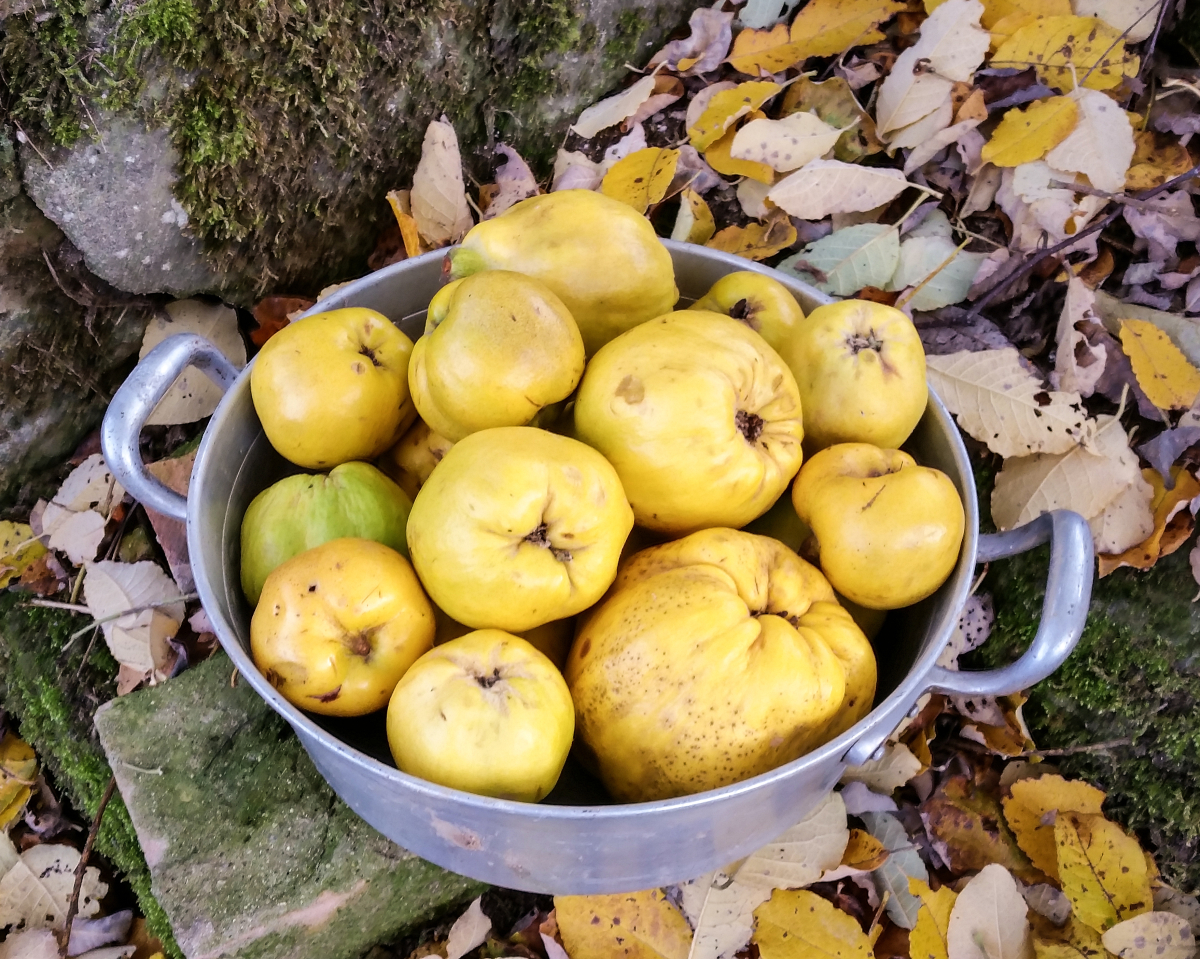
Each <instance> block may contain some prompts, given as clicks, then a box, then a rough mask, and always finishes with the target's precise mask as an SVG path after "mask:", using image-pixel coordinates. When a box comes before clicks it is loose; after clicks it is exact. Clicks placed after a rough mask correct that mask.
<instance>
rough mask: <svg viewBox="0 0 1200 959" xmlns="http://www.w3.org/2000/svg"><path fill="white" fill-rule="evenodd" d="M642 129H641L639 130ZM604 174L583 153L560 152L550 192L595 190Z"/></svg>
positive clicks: (555, 163)
mask: <svg viewBox="0 0 1200 959" xmlns="http://www.w3.org/2000/svg"><path fill="white" fill-rule="evenodd" d="M639 129H640V128H639ZM602 179H604V174H603V172H601V170H600V164H599V163H596V162H594V161H592V160H590V159H588V158H587V157H586V156H584V155H583V154H582V153H571V152H568V151H566V150H559V151H558V153H557V154H555V156H554V176H553V178H552V180H551V186H550V190H551V192H554V191H556V190H595V189H598V188H599V187H600V181H601V180H602Z"/></svg>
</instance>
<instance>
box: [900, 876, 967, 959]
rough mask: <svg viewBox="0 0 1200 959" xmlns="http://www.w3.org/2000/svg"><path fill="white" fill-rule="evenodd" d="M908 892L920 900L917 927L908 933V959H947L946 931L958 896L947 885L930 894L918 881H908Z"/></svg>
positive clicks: (911, 879)
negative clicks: (909, 958)
mask: <svg viewBox="0 0 1200 959" xmlns="http://www.w3.org/2000/svg"><path fill="white" fill-rule="evenodd" d="M908 891H909V892H910V893H912V894H913V895H914V896H916V897H917V898H918V899H920V900H921V908H920V910H919V911H918V912H917V924H916V925H915V926H913V930H912V932H910V933H909V934H908V954H909V956H910V957H911V959H948V951H947V948H946V930H947V929H949V928H950V912H951V910H953V909H954V901H955V900H956V899H957V898H958V894H957V893H956V892H955V891H954V890H953V889H951V888H950V887H949V886H942V888H941V889H939V890H938V891H937V892H934V891H933V890H932V889H930V888H929V886H927V885H926V884H925V883H923V882H922V881H921V880H920V879H913V878H911V877H910V878H909V880H908Z"/></svg>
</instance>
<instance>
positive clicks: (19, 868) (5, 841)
mask: <svg viewBox="0 0 1200 959" xmlns="http://www.w3.org/2000/svg"><path fill="white" fill-rule="evenodd" d="M78 866H79V851H78V850H76V849H75V848H73V847H72V846H61V845H56V844H51V843H43V844H41V845H37V846H31V847H30V848H29V849H26V850H25V851H24V852H23V853H20V854H19V855H18V854H17V851H16V849H15V848H14V847H13V844H12V841H11V840H10V839H9V838H8V836H7V834H5V833H3V832H0V870H3V872H2V873H0V929H3V928H4V927H5V926H13V927H20V928H22V929H25V930H32V929H61V928H62V927H63V924H64V923H65V922H66V919H67V908H68V906H69V905H70V901H71V891H72V889H73V888H74V886H75V870H76V868H77V867H78ZM6 867H7V868H6ZM107 893H108V886H107V884H105V883H103V882H101V881H100V870H98V869H97V868H96V867H95V866H88V867H87V869H86V870H84V876H83V886H82V889H81V892H80V896H79V910H78V913H77V915H80V916H84V917H87V916H94V915H95V914H96V913H97V912H98V911H99V909H100V900H101V899H103V898H104V896H105V895H107Z"/></svg>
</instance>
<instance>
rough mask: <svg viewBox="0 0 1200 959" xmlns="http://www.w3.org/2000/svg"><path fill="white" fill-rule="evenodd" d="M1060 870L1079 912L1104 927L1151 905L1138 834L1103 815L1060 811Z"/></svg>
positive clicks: (1056, 833)
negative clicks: (1135, 836) (1135, 835)
mask: <svg viewBox="0 0 1200 959" xmlns="http://www.w3.org/2000/svg"><path fill="white" fill-rule="evenodd" d="M1054 837H1055V843H1056V844H1057V846H1058V873H1059V877H1060V878H1061V879H1062V888H1063V892H1064V893H1066V896H1067V898H1068V899H1070V900H1071V908H1072V909H1073V910H1074V914H1075V918H1076V919H1077V920H1078V921H1079V922H1082V923H1084V924H1085V925H1088V926H1091V928H1093V929H1095V930H1096V931H1097V932H1100V933H1103V932H1105V931H1107V930H1108V929H1110V928H1111V927H1113V926H1115V925H1116V924H1117V923H1119V922H1122V921H1123V920H1126V919H1131V918H1133V917H1134V916H1138V915H1141V914H1142V913H1144V912H1149V911H1150V910H1151V908H1152V907H1153V900H1152V898H1151V894H1150V877H1149V875H1148V874H1147V871H1146V859H1145V857H1144V856H1143V855H1142V848H1141V846H1139V845H1138V843H1137V840H1135V839H1133V838H1131V837H1130V836H1128V835H1126V834H1125V832H1124V830H1122V829H1121V827H1120V826H1118V825H1117V824H1116V823H1112V822H1109V821H1108V820H1107V819H1105V818H1104V817H1103V816H1096V815H1088V814H1085V813H1060V814H1059V816H1058V818H1057V819H1056V820H1055V822H1054Z"/></svg>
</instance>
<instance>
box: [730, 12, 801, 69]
mask: <svg viewBox="0 0 1200 959" xmlns="http://www.w3.org/2000/svg"><path fill="white" fill-rule="evenodd" d="M804 47H805V44H804V43H803V42H800V43H793V42H792V36H791V31H790V30H789V29H788V25H787V24H786V23H777V24H775V26H773V27H772V28H771V29H769V30H743V31H742V32H741V33H739V34H738V35H737V36H736V37H735V38H734V40H733V50H732V51H730V54H729V60H728V63H729V65H730V66H732V67H733V68H734V69H735V70H737V71H738V72H739V73H748V74H750V76H752V77H753V76H758V75H759V74H760V73H761V72H766V73H779V72H780V71H781V70H786V69H787V68H788V67H793V66H795V65H796V64H797V63H799V62H800V61H801V60H803V59H804V57H805V53H804Z"/></svg>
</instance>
